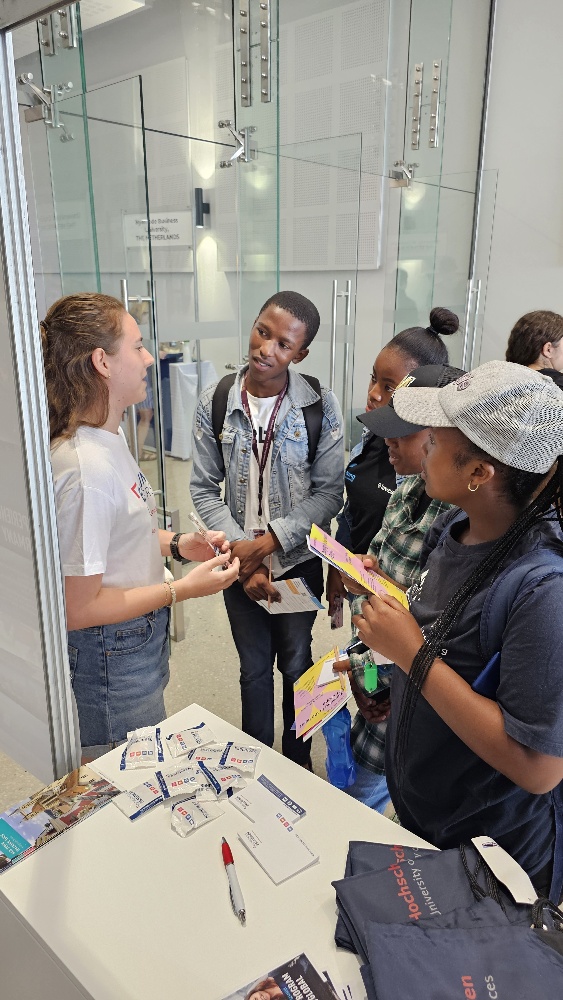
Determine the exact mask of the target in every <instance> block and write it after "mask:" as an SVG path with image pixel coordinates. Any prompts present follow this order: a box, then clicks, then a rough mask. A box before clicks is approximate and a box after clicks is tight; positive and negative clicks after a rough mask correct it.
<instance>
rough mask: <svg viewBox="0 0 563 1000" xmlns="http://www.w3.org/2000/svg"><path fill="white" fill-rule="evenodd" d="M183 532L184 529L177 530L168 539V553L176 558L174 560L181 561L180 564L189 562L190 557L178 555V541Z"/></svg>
mask: <svg viewBox="0 0 563 1000" xmlns="http://www.w3.org/2000/svg"><path fill="white" fill-rule="evenodd" d="M184 534H185V532H184V531H177V532H176V534H175V535H173V536H172V538H171V539H170V555H171V556H172V558H173V559H175V560H176V562H179V563H182V566H185V565H186V563H189V562H191V559H184V557H183V556H181V555H180V550H179V548H178V542H179V541H180V539H181V537H182V535H184Z"/></svg>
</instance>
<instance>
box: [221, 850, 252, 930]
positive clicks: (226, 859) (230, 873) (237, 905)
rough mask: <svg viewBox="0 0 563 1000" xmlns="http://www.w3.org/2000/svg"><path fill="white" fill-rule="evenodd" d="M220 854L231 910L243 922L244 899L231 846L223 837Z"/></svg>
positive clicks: (244, 918) (244, 912)
mask: <svg viewBox="0 0 563 1000" xmlns="http://www.w3.org/2000/svg"><path fill="white" fill-rule="evenodd" d="M221 854H222V855H223V864H224V865H225V871H226V873H227V878H228V880H229V893H230V895H231V904H232V907H233V911H234V913H235V915H236V916H237V917H238V918H239V920H240V922H241V924H245V923H246V908H245V905H244V899H243V895H242V892H241V890H240V885H239V881H238V878H237V873H236V870H235V863H234V861H233V855H232V853H231V848H230V847H229V845H228V843H227V841H226V840H225V838H224V837H221Z"/></svg>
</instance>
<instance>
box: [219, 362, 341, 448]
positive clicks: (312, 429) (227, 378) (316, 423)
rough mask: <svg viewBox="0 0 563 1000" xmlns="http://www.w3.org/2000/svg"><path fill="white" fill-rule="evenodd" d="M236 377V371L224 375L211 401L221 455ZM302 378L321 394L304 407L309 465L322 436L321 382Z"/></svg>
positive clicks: (310, 378) (308, 377) (305, 376)
mask: <svg viewBox="0 0 563 1000" xmlns="http://www.w3.org/2000/svg"><path fill="white" fill-rule="evenodd" d="M236 377H237V373H236V372H232V373H231V374H230V375H224V376H223V378H222V379H221V380H220V381H219V382H218V383H217V385H216V387H215V392H214V393H213V400H212V403H211V424H212V427H213V434H214V435H215V440H216V442H217V447H218V449H219V454H220V455H221V456H222V455H223V451H222V448H221V435H222V433H223V424H224V423H225V414H226V412H227V400H228V398H229V392H230V391H231V388H232V386H233V385H234V382H235V379H236ZM301 378H304V379H305V381H306V382H308V383H309V385H310V386H311V389H313V390H314V392H316V393H317V395H318V396H319V398H318V399H316V400H315V402H314V403H308V405H307V406H304V407H303V418H304V420H305V427H306V428H307V441H308V444H309V448H308V459H309V465H312V464H313V461H314V458H315V455H316V453H317V445H318V443H319V438H320V436H321V427H322V423H323V401H322V398H321V383H320V382H319V380H318V378H315V376H314V375H301Z"/></svg>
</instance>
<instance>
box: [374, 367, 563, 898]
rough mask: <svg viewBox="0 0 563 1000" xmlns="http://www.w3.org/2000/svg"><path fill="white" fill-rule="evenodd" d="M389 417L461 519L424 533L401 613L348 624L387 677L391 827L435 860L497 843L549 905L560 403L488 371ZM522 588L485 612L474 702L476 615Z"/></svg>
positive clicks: (424, 395) (433, 491) (556, 837)
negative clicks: (507, 588)
mask: <svg viewBox="0 0 563 1000" xmlns="http://www.w3.org/2000/svg"><path fill="white" fill-rule="evenodd" d="M393 403H394V407H395V410H396V412H397V414H398V415H399V416H400V417H401V418H402V419H404V420H408V421H409V422H411V423H417V424H420V425H427V426H428V427H429V428H430V432H429V435H428V438H427V441H426V443H425V445H424V447H423V452H424V455H423V460H422V476H423V478H424V480H425V482H426V491H427V493H428V495H429V496H430V497H433V498H436V499H440V500H442V501H443V502H447V503H451V504H452V505H454V506H455V507H457V508H459V511H458V516H457V517H456V518H455V520H452V521H451V523H449V522H447V521H446V523H445V524H444V520H443V519H444V518H449V517H450V516H451V514H446V515H442V518H439V519H438V521H437V522H435V524H434V526H433V528H431V529H430V532H429V534H428V536H427V538H426V540H425V548H424V550H423V553H422V557H421V569H422V572H421V577H420V581H419V583H418V584H417V585H415V586H413V587H411V588H410V590H409V592H408V598H409V605H410V611H407V610H406V609H405V608H403V607H402V606H401V605H400V604H399V603H398V602H396V601H394V600H393V599H392V598H389V597H387V596H385V597H382V598H379V597H372V598H370V599H369V600H367V601H364V603H363V604H362V607H361V614H359V615H356V616H354V623H355V624H356V626H357V628H358V632H359V635H360V637H361V639H362V640H363V641H364V642H365V643H366V644H367V645H369V646H371V647H374V648H376V649H378V650H379V651H380V652H381V653H383V655H384V656H386V657H388V658H389V659H390V660H392V661H393V662H394V664H395V667H394V670H393V676H392V682H391V705H392V708H391V716H390V723H389V727H388V734H387V747H386V751H387V753H386V772H387V783H388V786H389V791H390V793H391V798H392V800H393V804H394V806H395V808H396V810H397V814H398V816H399V819H400V821H401V823H402V824H403V825H404V826H405V827H407V828H408V829H409V830H412V831H413V832H414V833H417V834H418V835H420V836H422V837H425V838H426V839H427V840H429V841H430V842H432V843H434V844H435V845H436V846H437V847H440V848H448V847H454V846H457V845H459V844H460V843H467V842H468V841H469V840H470V839H471V838H472V837H475V836H479V835H485V836H489V837H491V838H493V839H494V840H495V841H497V842H498V843H499V844H500V846H501V847H503V848H504V849H505V850H506V851H508V852H509V853H510V854H511V855H512V856H513V857H514V858H515V859H516V860H517V861H518V862H519V864H520V865H521V866H522V867H523V868H524V869H525V871H526V872H527V873H528V874H529V876H530V878H531V880H532V882H533V884H534V886H535V888H536V891H537V892H538V895H548V893H549V892H550V891H551V893H552V898H553V899H554V900H555V901H556V902H557V901H558V900H559V899H560V898H561V888H562V885H561V883H562V877H563V840H562V839H561V838H562V834H563V810H562V809H561V794H560V792H561V787H560V786H561V782H562V781H563V666H562V661H561V645H562V642H563V621H562V618H561V607H562V604H563V558H562V557H563V540H562V533H561V526H562V524H563V396H562V394H561V390H560V389H559V388H558V387H557V386H556V385H555V383H554V382H553V381H552V380H551V379H549V378H547V377H546V376H543V375H541V374H539V373H536V372H533V371H530V370H526V369H525V368H523V367H521V366H519V365H515V364H512V363H507V362H503V361H491V362H488V363H487V364H484V365H481V366H480V367H479V368H477V369H475V370H474V371H473V372H470V373H468V374H466V375H464V376H462V377H461V378H460V379H458V380H457V381H456V382H453V383H452V384H451V385H448V386H445V387H444V388H441V389H432V388H417V389H415V388H405V389H399V390H398V391H397V392H396V393H395V396H394V399H393ZM545 566H547V568H546V569H545V570H544V569H543V567H545ZM538 571H541V572H538ZM517 572H518V573H520V576H517V577H515V576H513V577H512V578H513V579H514V580H515V581H516V584H515V589H514V592H513V593H511V594H510V597H509V598H508V597H507V598H506V600H505V601H503V602H502V603H501V602H500V600H499V601H498V602H497V604H496V605H495V606H494V609H493V605H492V604H491V605H489V610H488V617H490V618H491V622H490V624H489V625H488V628H489V631H490V629H491V628H492V626H493V625H494V627H495V631H496V633H497V638H496V639H495V642H498V647H499V648H498V649H496V650H494V651H493V652H494V655H495V656H496V658H497V663H498V683H495V689H494V691H491V692H490V694H489V695H488V696H485V694H481V693H478V691H477V690H475V685H478V680H479V679H480V678H481V677H482V675H483V672H484V670H485V668H486V667H487V666H488V665H489V664H490V662H491V650H487V649H486V648H485V647H484V646H482V632H481V627H482V612H483V607H484V604H485V601H486V600H487V598H488V595H489V591H490V590H491V588H492V586H493V584H494V582H495V581H496V580H497V579H503V574H506V576H504V579H505V580H507V579H508V580H510V577H509V575H508V574H510V573H512V574H515V573H517ZM528 573H530V574H531V575H530V576H528ZM499 616H500V617H499ZM501 619H502V620H501ZM550 886H551V889H550Z"/></svg>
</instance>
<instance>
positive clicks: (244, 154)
mask: <svg viewBox="0 0 563 1000" xmlns="http://www.w3.org/2000/svg"><path fill="white" fill-rule="evenodd" d="M217 124H218V126H219V128H226V129H228V130H229V132H230V133H231V135H232V137H233V139H234V140H235V142H238V143H239V145H238V147H237V149H235V151H234V153H233V155H232V156H230V157H229V159H228V160H221V161H220V163H219V166H220V167H232V166H233V164H234V163H236V161H237V160H240V161H241V163H250V161H251V160H255V159H256V149H255V148H254V147H253V146H252V144H251V141H250V136H251V135H252V133H253V132H255V131H256V128H255V126H254V125H247V126H246V128H242V129H236V128H235V125H234V122H232V121H230V119H221V120H220V121H219V122H218V123H217Z"/></svg>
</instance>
